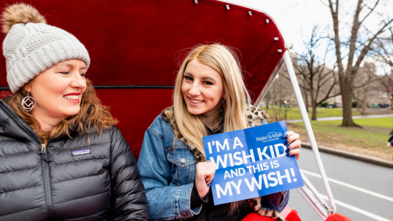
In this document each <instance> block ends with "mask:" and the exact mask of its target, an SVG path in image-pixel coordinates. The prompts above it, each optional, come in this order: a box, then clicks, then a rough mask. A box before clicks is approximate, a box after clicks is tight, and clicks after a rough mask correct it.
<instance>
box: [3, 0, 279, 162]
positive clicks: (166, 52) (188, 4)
mask: <svg viewBox="0 0 393 221" xmlns="http://www.w3.org/2000/svg"><path fill="white" fill-rule="evenodd" d="M15 2H20V0H5V1H2V3H0V7H1V11H2V10H3V8H4V7H5V6H6V5H8V4H12V3H15ZM23 2H25V3H29V4H31V5H33V6H34V7H36V8H37V9H38V10H39V11H40V12H41V13H42V14H43V15H44V16H45V17H46V19H47V21H48V23H49V24H51V25H54V26H58V27H60V28H63V29H65V30H67V31H69V32H71V33H73V34H74V35H75V36H76V37H77V38H78V39H80V41H81V42H82V43H83V44H85V46H86V47H87V49H88V51H89V53H90V56H91V67H90V68H89V71H88V78H89V79H91V80H92V81H93V83H94V84H95V85H138V86H173V84H174V79H175V75H176V71H177V63H176V59H175V58H176V57H181V56H179V55H180V54H181V53H180V52H181V50H182V49H185V48H190V47H193V46H195V45H196V44H200V43H212V42H220V43H223V44H226V45H230V46H234V47H236V48H238V49H239V52H240V53H239V54H241V63H242V66H243V69H244V71H246V72H245V73H246V74H245V80H246V85H247V88H248V89H249V91H250V93H251V95H252V96H253V99H254V100H255V99H256V98H257V96H258V95H259V93H260V91H261V90H262V88H263V87H264V86H265V84H266V81H267V80H268V79H269V77H270V76H271V74H272V72H273V70H274V68H275V67H276V65H277V64H278V62H279V60H280V59H281V57H282V55H283V53H284V52H285V48H284V41H283V38H282V36H281V34H280V32H279V30H278V29H277V26H276V25H275V23H274V22H273V21H272V19H270V18H269V17H268V16H266V15H265V14H263V13H260V12H256V11H253V10H251V11H252V16H250V15H249V14H248V11H249V10H250V9H246V8H242V7H239V6H234V5H231V4H229V5H230V9H229V10H227V9H226V7H225V5H226V3H222V2H219V1H214V0H198V2H199V3H198V4H195V2H194V0H133V1H107V0H85V1H76V0H67V1H53V0H24V1H23ZM266 19H269V23H267V22H266ZM275 37H278V38H279V40H278V41H276V40H274V38H275ZM3 39H4V35H1V40H3ZM278 49H281V50H282V53H279V52H278V51H277V50H278ZM7 86H8V85H7V83H6V70H5V60H4V57H3V56H1V58H0V87H7ZM97 91H98V94H99V96H100V98H101V99H102V101H103V103H104V104H106V105H110V106H111V110H112V113H113V114H114V115H115V116H117V117H118V119H119V120H120V124H119V128H120V129H121V131H122V132H123V134H124V136H125V137H126V139H127V140H128V142H129V144H130V146H131V147H132V149H133V151H134V154H135V155H138V153H139V148H140V141H141V140H142V138H143V137H142V136H143V133H144V131H145V130H146V128H147V127H148V126H149V124H150V122H152V121H153V119H154V117H155V116H156V115H157V114H158V113H159V112H160V111H161V110H162V109H164V107H166V106H170V105H171V90H169V89H167V90H164V89H162V90H161V89H160V90H157V89H128V90H120V89H110V90H109V89H105V90H104V89H98V90H97ZM141 119H143V120H141Z"/></svg>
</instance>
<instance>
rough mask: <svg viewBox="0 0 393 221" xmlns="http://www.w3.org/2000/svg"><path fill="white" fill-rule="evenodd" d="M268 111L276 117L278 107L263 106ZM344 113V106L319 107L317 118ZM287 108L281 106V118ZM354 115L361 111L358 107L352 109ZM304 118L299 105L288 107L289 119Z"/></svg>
mask: <svg viewBox="0 0 393 221" xmlns="http://www.w3.org/2000/svg"><path fill="white" fill-rule="evenodd" d="M262 109H263V110H264V111H266V112H267V113H268V114H269V115H270V116H271V119H275V118H274V115H276V114H277V115H278V112H279V110H278V107H270V108H269V109H265V108H262ZM311 111H312V110H311V109H310V112H309V113H308V116H309V118H310V119H311ZM342 113H343V110H342V108H318V109H317V118H322V117H341V116H342ZM284 114H285V109H284V108H281V113H280V118H281V119H284ZM352 115H353V116H358V115H360V113H359V112H358V111H357V110H356V109H352ZM296 119H302V115H301V114H300V110H299V108H297V107H291V108H288V109H287V120H296Z"/></svg>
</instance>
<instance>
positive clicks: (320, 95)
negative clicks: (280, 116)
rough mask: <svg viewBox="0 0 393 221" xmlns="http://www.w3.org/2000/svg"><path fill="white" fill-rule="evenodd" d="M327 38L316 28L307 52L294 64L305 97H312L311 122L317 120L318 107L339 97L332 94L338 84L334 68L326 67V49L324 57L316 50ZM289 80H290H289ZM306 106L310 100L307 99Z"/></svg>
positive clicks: (305, 44)
mask: <svg viewBox="0 0 393 221" xmlns="http://www.w3.org/2000/svg"><path fill="white" fill-rule="evenodd" d="M324 40H325V38H323V37H322V36H320V34H319V29H318V26H314V28H313V29H312V32H311V35H310V37H309V39H307V40H305V41H304V42H303V43H304V46H305V49H306V50H305V51H304V52H303V53H298V54H297V55H296V56H297V62H296V63H294V68H295V72H296V75H297V76H298V77H299V86H300V88H302V89H303V91H304V93H303V94H304V95H305V96H307V95H309V96H310V101H311V108H312V115H311V120H317V107H318V106H319V105H320V104H322V103H323V102H324V101H326V100H327V99H329V98H332V97H335V96H337V95H339V93H337V94H332V90H333V88H334V86H335V85H336V84H337V83H338V81H337V78H336V74H335V72H334V68H332V69H329V68H327V67H326V55H327V53H328V51H329V46H328V47H326V50H325V53H324V56H323V57H321V56H318V53H317V52H316V50H317V49H318V48H321V47H324V46H322V44H323V41H324ZM287 79H288V78H287ZM288 80H289V79H288ZM305 100H306V106H308V99H307V97H306V99H305Z"/></svg>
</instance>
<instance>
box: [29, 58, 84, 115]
mask: <svg viewBox="0 0 393 221" xmlns="http://www.w3.org/2000/svg"><path fill="white" fill-rule="evenodd" d="M86 71H87V68H86V65H85V63H84V62H83V61H80V60H77V59H71V60H67V61H63V62H60V63H58V64H56V65H54V66H52V67H51V68H49V69H47V70H46V71H44V72H42V73H41V74H39V75H38V76H37V77H35V78H34V79H33V80H32V81H31V82H30V84H29V87H28V91H30V94H31V95H32V96H33V97H34V98H35V100H36V101H37V105H36V106H35V107H34V109H33V110H32V114H33V116H35V117H38V118H40V119H42V118H53V119H54V118H58V119H64V118H67V117H69V116H73V115H76V114H78V113H79V110H80V102H81V99H82V95H83V93H84V92H85V90H86V79H85V75H86Z"/></svg>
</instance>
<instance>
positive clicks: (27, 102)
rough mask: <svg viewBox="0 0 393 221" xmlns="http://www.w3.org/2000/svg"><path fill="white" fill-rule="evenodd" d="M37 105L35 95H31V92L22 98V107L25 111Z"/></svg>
mask: <svg viewBox="0 0 393 221" xmlns="http://www.w3.org/2000/svg"><path fill="white" fill-rule="evenodd" d="M35 105H36V101H35V99H34V97H31V96H30V93H29V92H27V96H26V97H24V98H23V100H22V108H23V109H24V110H25V111H27V112H30V111H31V110H33V108H34V107H35Z"/></svg>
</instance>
